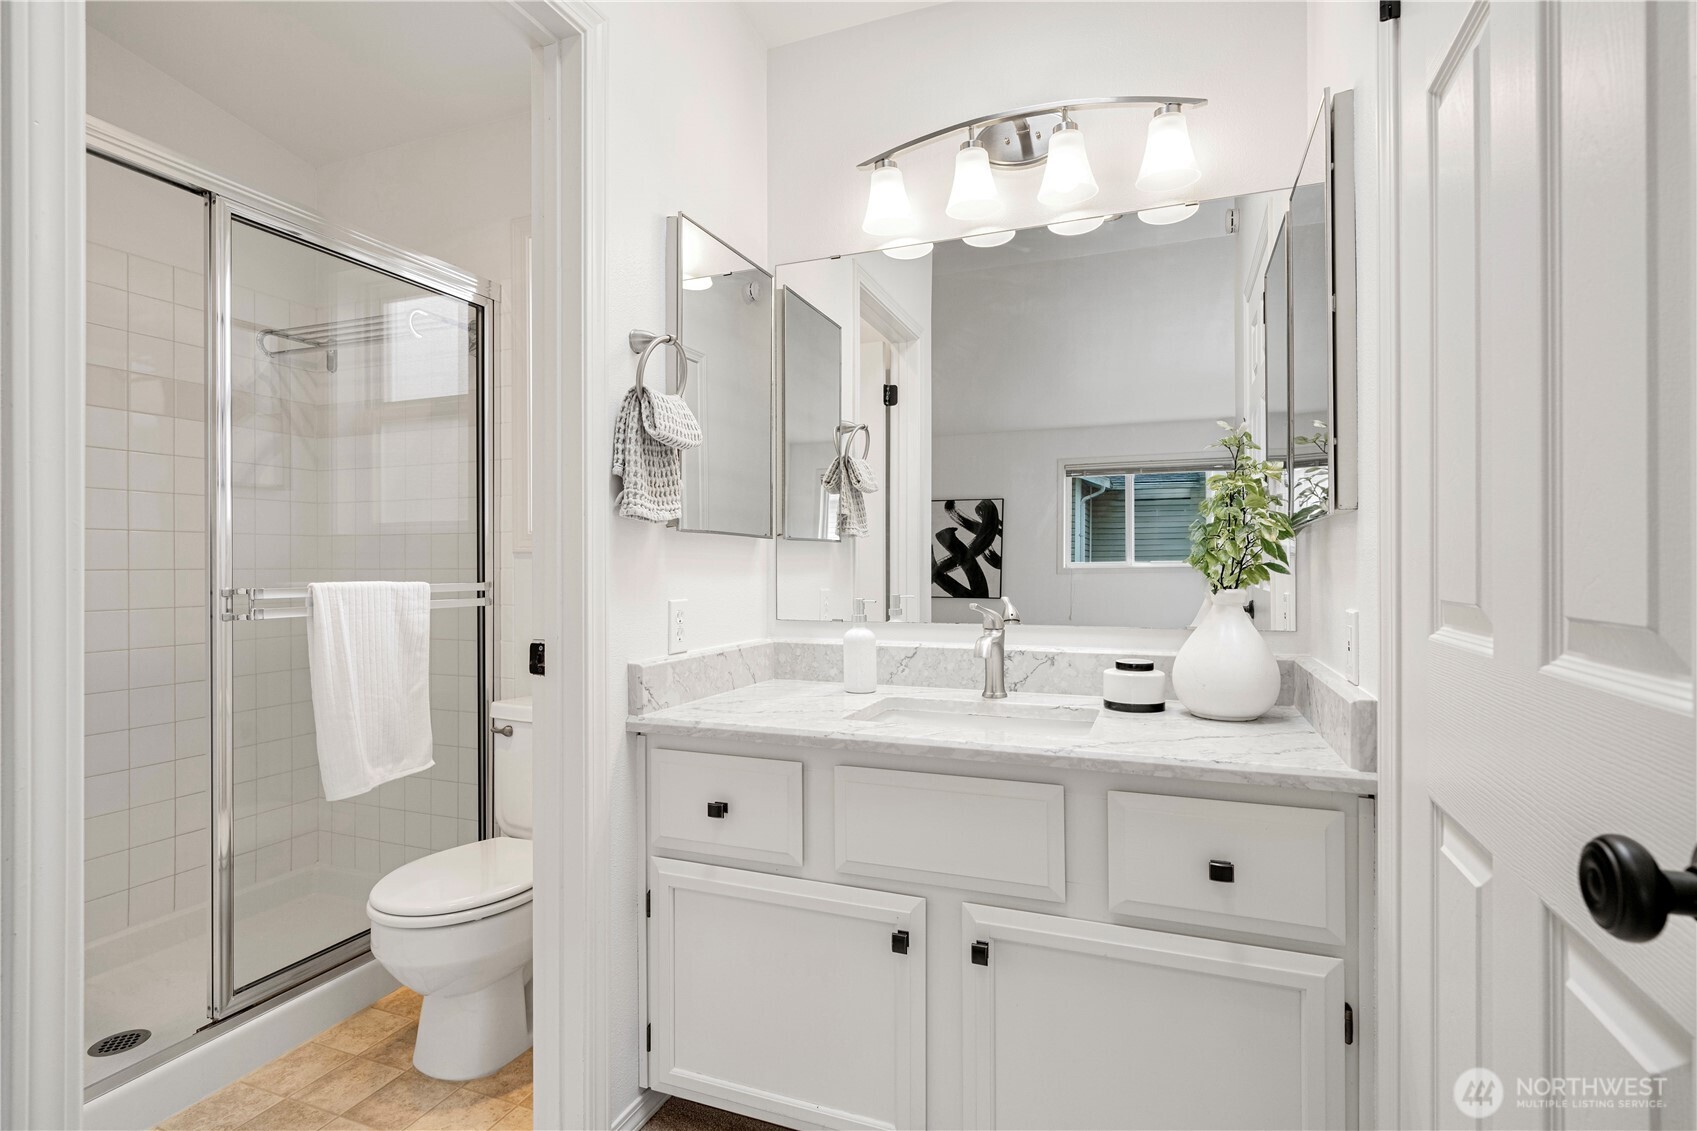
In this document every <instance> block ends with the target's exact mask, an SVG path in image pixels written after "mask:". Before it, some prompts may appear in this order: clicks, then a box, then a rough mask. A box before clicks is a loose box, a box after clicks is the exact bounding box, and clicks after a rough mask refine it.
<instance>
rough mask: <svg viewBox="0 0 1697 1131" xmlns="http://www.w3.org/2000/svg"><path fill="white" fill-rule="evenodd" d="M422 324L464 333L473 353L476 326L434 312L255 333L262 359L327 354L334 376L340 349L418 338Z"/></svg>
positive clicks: (373, 315)
mask: <svg viewBox="0 0 1697 1131" xmlns="http://www.w3.org/2000/svg"><path fill="white" fill-rule="evenodd" d="M425 322H435V323H438V324H440V325H442V326H445V327H447V328H448V329H451V330H465V331H467V332H468V334H469V335H470V343H469V345H470V349H471V352H472V353H476V352H477V324H476V322H475V321H469V322H457V321H455V320H454V319H452V318H445V317H443V316H442V315H440V314H437V313H435V312H434V311H429V310H423V309H416V308H415V309H414V310H412V311H410V312H408V313H406V314H401V313H399V312H391V313H387V314H369V315H366V316H365V317H363V318H346V319H343V320H341V321H339V322H314V323H312V324H311V325H307V326H280V327H275V328H271V329H264V330H260V331H258V338H259V348H260V350H261V351H262V352H263V353H264V354H265V356H266V357H283V356H286V355H288V354H291V353H309V352H311V351H313V350H329V351H330V358H329V364H330V370H331V372H335V368H336V367H335V356H336V352H335V351H336V350H337V349H339V348H341V347H342V346H357V345H365V344H368V343H370V342H383V341H388V340H389V339H391V338H396V337H400V336H402V335H403V334H411V335H412V336H413V337H415V338H422V337H424V334H423V333H421V332H420V327H421V325H423V324H424V323H425ZM270 338H275V339H277V340H279V341H284V342H295V343H298V344H297V345H295V346H293V347H281V348H279V347H277V346H273V345H269V344H267V339H270Z"/></svg>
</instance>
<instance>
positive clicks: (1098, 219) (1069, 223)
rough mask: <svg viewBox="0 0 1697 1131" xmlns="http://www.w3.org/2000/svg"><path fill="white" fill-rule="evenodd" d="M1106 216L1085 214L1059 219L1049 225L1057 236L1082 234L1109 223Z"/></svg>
mask: <svg viewBox="0 0 1697 1131" xmlns="http://www.w3.org/2000/svg"><path fill="white" fill-rule="evenodd" d="M1107 220H1108V218H1107V217H1106V216H1085V217H1082V218H1080V219H1077V220H1057V221H1055V222H1054V223H1053V224H1050V225H1049V230H1050V231H1051V232H1053V233H1055V234H1056V235H1057V236H1082V235H1083V234H1084V233H1085V232H1094V231H1095V230H1096V229H1097V228H1100V227H1101V226H1102V225H1103V224H1105V223H1107Z"/></svg>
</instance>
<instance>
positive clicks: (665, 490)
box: [613, 385, 701, 522]
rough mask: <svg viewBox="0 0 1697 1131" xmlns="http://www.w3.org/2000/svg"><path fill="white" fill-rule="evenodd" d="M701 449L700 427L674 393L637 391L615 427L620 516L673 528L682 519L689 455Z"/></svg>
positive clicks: (627, 400)
mask: <svg viewBox="0 0 1697 1131" xmlns="http://www.w3.org/2000/svg"><path fill="white" fill-rule="evenodd" d="M700 446H701V425H700V423H699V422H697V421H696V419H695V413H693V412H691V411H690V408H689V403H688V402H687V401H685V400H684V399H683V398H682V397H681V396H678V395H676V394H674V393H655V392H651V391H649V390H648V389H645V388H643V387H642V386H640V385H638V386H637V387H635V388H633V389H631V390H630V392H628V393H626V394H625V402H624V404H623V405H621V406H620V407H619V415H618V419H617V420H615V421H614V423H613V474H614V475H617V476H618V477H619V478H620V479H621V480H622V481H623V487H622V490H620V491H619V500H618V503H619V515H620V516H621V517H623V518H640V519H646V520H647V521H649V522H671V521H672V520H674V519H676V518H678V517H679V516H680V515H681V514H682V513H683V492H682V485H683V466H684V451H685V449H687V448H698V447H700Z"/></svg>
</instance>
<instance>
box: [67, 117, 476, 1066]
mask: <svg viewBox="0 0 1697 1131" xmlns="http://www.w3.org/2000/svg"><path fill="white" fill-rule="evenodd" d="M89 137H90V146H89V154H90V156H89V159H88V173H89V202H90V203H89V279H90V288H89V327H88V335H89V336H88V341H89V363H90V364H89V374H88V383H89V407H88V413H89V416H88V433H87V436H88V438H87V444H88V453H87V454H88V467H89V480H88V483H89V499H88V516H89V522H88V527H89V531H88V537H89V545H88V549H87V562H88V578H89V582H88V590H87V599H88V612H87V616H88V621H89V632H88V641H87V644H86V649H87V654H86V657H85V658H86V666H87V671H88V673H89V674H88V685H89V692H90V694H89V703H88V712H87V714H88V718H89V726H88V728H87V729H88V748H87V753H86V761H87V770H86V772H87V774H88V782H87V795H88V799H89V803H88V807H87V824H88V828H87V829H86V834H87V844H86V855H87V873H88V878H89V882H88V888H87V898H88V903H87V905H86V908H85V925H86V928H87V930H86V935H87V940H88V956H87V963H86V967H87V995H86V1025H87V1032H88V1035H89V1039H90V1041H91V1042H93V1043H92V1044H91V1046H90V1056H89V1058H88V1061H87V1064H88V1071H87V1074H86V1082H87V1083H88V1084H90V1085H91V1087H92V1090H93V1091H94V1092H96V1093H98V1092H99V1091H104V1090H106V1089H107V1088H110V1087H113V1086H116V1085H117V1084H118V1083H121V1082H123V1081H124V1080H126V1079H130V1078H133V1077H134V1076H135V1075H138V1074H140V1073H141V1072H144V1071H146V1070H147V1068H148V1067H150V1066H151V1065H152V1064H155V1063H157V1062H159V1061H160V1060H162V1059H166V1058H168V1057H170V1056H171V1055H173V1054H174V1053H175V1052H179V1051H181V1050H182V1049H184V1048H186V1047H189V1045H191V1044H192V1043H195V1042H198V1041H201V1040H205V1039H209V1038H210V1037H211V1036H213V1035H215V1034H216V1033H218V1032H219V1031H220V1030H221V1028H223V1026H224V1024H225V1023H228V1022H230V1021H231V1019H233V1018H235V1017H236V1015H238V1014H241V1013H242V1012H243V1011H247V1010H251V1009H253V1008H254V1007H257V1006H261V1005H262V1004H263V1003H265V1002H267V1001H271V1000H273V999H276V998H277V997H278V996H279V995H282V994H285V993H287V992H288V991H290V990H292V989H295V988H296V987H300V986H302V985H304V984H305V983H307V982H310V981H311V980H313V979H315V978H318V977H320V976H321V975H324V974H326V973H327V972H329V971H331V970H334V969H336V968H337V967H339V966H341V965H343V964H344V963H347V962H349V961H350V960H352V959H356V958H358V957H360V956H361V955H363V954H365V953H366V951H367V949H368V947H367V935H366V929H367V921H366V915H365V902H366V897H367V895H368V893H369V891H370V889H371V886H372V884H373V883H375V882H376V881H377V879H378V878H380V877H381V876H382V875H384V874H385V873H387V872H389V871H391V870H393V869H394V868H396V867H399V866H400V865H401V864H404V863H406V862H407V861H409V860H413V859H416V858H418V857H420V856H423V855H425V854H427V853H430V852H434V851H438V850H441V849H444V848H450V847H453V846H454V845H457V844H462V843H465V842H467V841H471V840H475V839H478V838H479V837H482V836H487V835H489V834H490V830H491V819H490V817H491V814H490V813H489V810H488V800H487V799H488V798H489V797H490V795H491V791H490V790H489V788H488V777H489V762H488V744H487V734H488V723H487V711H488V701H489V698H490V695H489V689H490V686H491V681H490V672H489V669H488V660H487V657H488V656H489V655H490V649H489V648H488V647H487V646H486V632H487V631H488V622H487V612H486V604H487V602H488V599H489V588H490V587H489V579H490V578H491V577H492V572H491V569H490V565H489V555H490V548H491V541H492V540H491V537H490V530H489V523H490V513H491V508H490V506H489V492H490V484H489V482H488V474H487V470H486V469H487V468H488V467H489V466H490V464H489V459H488V457H489V420H490V413H489V405H488V390H489V389H490V387H491V380H490V362H491V356H492V351H491V349H490V336H491V328H492V327H493V326H494V325H495V324H496V323H495V321H494V315H495V294H494V287H493V286H492V285H490V284H487V283H484V282H481V281H479V280H477V279H474V278H472V277H470V276H468V275H466V274H464V273H463V272H460V271H457V270H455V269H454V268H451V267H448V266H447V265H445V264H441V263H439V262H436V261H434V260H430V259H427V258H425V257H422V256H418V255H413V254H409V253H406V252H402V251H398V250H396V249H393V248H390V247H387V246H385V245H382V244H380V243H377V242H375V241H372V240H368V239H364V238H361V237H358V236H354V235H352V234H349V233H345V232H340V231H337V230H336V229H334V228H332V227H330V226H329V225H327V224H325V223H323V222H322V221H320V220H318V219H317V218H316V217H313V216H311V215H309V214H306V213H303V212H301V211H299V210H296V209H294V208H291V207H289V206H286V205H283V204H280V203H278V202H276V201H272V200H270V199H268V198H266V197H264V196H262V195H259V194H257V193H253V192H249V191H247V190H244V189H242V188H241V187H239V186H236V185H234V184H231V183H229V182H227V181H224V180H222V179H220V178H218V177H216V176H215V175H213V174H210V173H208V172H206V171H203V170H200V169H196V168H193V167H191V166H190V165H188V164H187V163H185V162H182V161H180V160H177V159H175V158H172V157H170V156H169V155H166V154H163V153H160V152H159V151H157V150H155V149H153V148H152V147H150V146H148V145H147V144H146V143H145V142H142V141H141V140H140V139H137V138H134V137H132V136H130V135H128V134H125V133H123V132H122V131H119V130H116V129H113V128H110V127H106V126H103V125H101V124H99V123H91V124H90V131H89ZM378 579H382V580H412V581H428V582H430V583H431V584H432V591H433V600H432V613H431V633H430V700H431V723H432V729H433V732H434V737H435V750H434V760H435V764H434V765H433V766H432V767H431V768H430V769H428V770H426V771H424V772H422V773H420V774H416V775H413V776H411V777H408V778H406V779H403V780H401V781H397V782H392V783H389V784H387V785H383V786H380V787H379V788H377V789H375V790H372V791H371V792H369V793H367V794H364V795H362V796H359V797H355V798H351V799H348V800H344V801H336V802H328V801H325V800H324V799H323V793H322V790H321V788H320V777H319V768H318V765H319V758H320V757H321V756H333V754H334V752H331V751H323V750H320V749H319V747H318V745H317V743H316V740H315V735H314V728H313V712H312V698H311V679H310V674H309V672H308V669H307V659H306V656H307V650H306V630H307V626H308V623H309V620H308V618H309V617H310V615H311V610H310V608H309V607H308V604H307V600H306V589H305V586H306V585H307V584H308V583H310V582H314V581H337V580H378ZM143 1033H146V1034H148V1035H146V1036H143V1035H140V1034H143Z"/></svg>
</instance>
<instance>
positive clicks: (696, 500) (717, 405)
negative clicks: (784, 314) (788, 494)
mask: <svg viewBox="0 0 1697 1131" xmlns="http://www.w3.org/2000/svg"><path fill="white" fill-rule="evenodd" d="M668 242H669V244H670V247H669V251H670V255H669V256H668V259H669V261H670V265H671V275H672V279H671V283H672V285H671V288H670V290H671V303H670V305H671V310H670V312H669V318H668V321H669V332H670V333H671V334H673V335H674V336H675V337H676V338H677V339H678V341H679V342H680V343H681V348H680V349H678V350H668V351H667V355H668V361H669V363H670V364H671V366H672V380H671V385H670V387H671V388H672V389H677V388H679V387H680V384H681V387H682V389H683V396H684V400H685V401H687V402H688V404H689V407H690V410H691V411H692V412H694V413H695V417H696V420H698V421H699V422H700V424H701V435H702V442H701V446H700V447H697V448H691V449H689V450H687V451H685V452H684V461H683V513H682V515H681V516H680V517H679V519H678V522H677V526H678V528H679V529H681V530H692V531H702V532H706V533H713V534H744V535H748V536H751V537H756V538H769V537H771V535H772V521H773V511H774V507H773V498H772V495H773V492H772V484H773V481H774V477H773V452H772V448H773V432H774V428H773V420H772V415H773V414H772V400H773V387H772V386H773V379H772V309H773V301H772V291H773V287H772V276H771V275H770V274H769V273H768V272H766V271H765V270H763V269H761V268H760V267H759V266H758V265H756V264H755V263H754V262H753V261H752V260H750V259H749V258H748V257H747V256H745V255H743V254H742V253H741V252H739V251H737V250H736V249H735V248H733V247H731V246H730V245H729V244H727V243H725V242H724V241H723V240H721V239H719V238H718V237H717V236H715V235H713V234H712V233H711V232H709V231H707V230H706V229H705V228H703V227H701V226H700V225H698V224H696V223H695V222H694V221H693V220H691V219H690V218H689V217H687V216H681V215H680V216H674V217H672V218H671V220H670V222H669V224H668ZM680 355H681V356H680ZM686 365H687V367H688V373H687V378H685V377H684V373H683V367H684V366H686Z"/></svg>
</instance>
